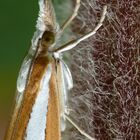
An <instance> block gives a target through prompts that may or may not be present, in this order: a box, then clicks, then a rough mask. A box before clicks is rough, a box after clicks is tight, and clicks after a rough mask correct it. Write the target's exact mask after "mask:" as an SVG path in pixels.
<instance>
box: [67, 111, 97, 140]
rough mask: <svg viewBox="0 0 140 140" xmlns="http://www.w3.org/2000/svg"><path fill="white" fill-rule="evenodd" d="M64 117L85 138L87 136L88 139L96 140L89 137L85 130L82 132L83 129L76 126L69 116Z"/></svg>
mask: <svg viewBox="0 0 140 140" xmlns="http://www.w3.org/2000/svg"><path fill="white" fill-rule="evenodd" d="M64 117H65V119H66V120H68V121H69V122H70V123H71V124H72V125H73V126H74V127H75V128H76V129H77V130H78V131H79V132H80V133H81V134H82V135H83V136H85V137H86V138H88V139H89V140H95V138H92V137H91V136H89V135H88V134H87V133H86V132H84V130H82V129H81V128H79V126H78V125H77V124H75V123H74V122H73V121H72V120H71V118H69V117H68V116H67V115H65V114H64Z"/></svg>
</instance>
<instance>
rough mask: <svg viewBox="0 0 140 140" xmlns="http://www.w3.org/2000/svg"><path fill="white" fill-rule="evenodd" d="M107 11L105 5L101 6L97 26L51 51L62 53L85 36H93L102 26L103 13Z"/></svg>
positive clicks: (84, 38)
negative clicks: (100, 14) (101, 9)
mask: <svg viewBox="0 0 140 140" xmlns="http://www.w3.org/2000/svg"><path fill="white" fill-rule="evenodd" d="M106 13H107V6H104V8H103V12H102V16H101V18H100V21H99V23H98V24H97V26H96V27H95V28H94V29H93V30H92V31H90V32H89V33H87V34H85V35H83V36H82V37H80V38H78V39H76V40H72V41H70V42H68V43H66V44H64V45H63V46H61V47H59V48H56V49H54V50H53V52H56V53H62V52H65V51H68V50H71V49H72V48H74V47H76V46H77V45H78V44H79V43H81V42H82V41H84V40H86V39H87V38H89V37H91V36H93V35H94V34H96V32H97V30H98V29H99V28H100V27H101V26H102V24H103V21H104V19H105V15H106Z"/></svg>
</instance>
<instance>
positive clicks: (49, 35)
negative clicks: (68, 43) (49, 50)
mask: <svg viewBox="0 0 140 140" xmlns="http://www.w3.org/2000/svg"><path fill="white" fill-rule="evenodd" d="M54 41H55V34H54V32H51V31H45V32H44V33H43V35H42V38H41V45H42V46H46V47H49V46H50V45H52V44H53V43H54Z"/></svg>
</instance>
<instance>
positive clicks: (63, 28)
mask: <svg viewBox="0 0 140 140" xmlns="http://www.w3.org/2000/svg"><path fill="white" fill-rule="evenodd" d="M80 1H81V0H76V5H75V8H74V11H73V13H72V15H71V16H70V17H69V18H68V19H67V20H66V21H65V22H64V24H63V25H62V27H61V28H60V32H63V31H64V30H65V28H66V27H67V26H68V25H69V24H70V23H71V22H72V21H73V19H74V18H75V17H76V16H77V13H78V10H79V7H80Z"/></svg>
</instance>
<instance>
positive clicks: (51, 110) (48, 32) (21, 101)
mask: <svg viewBox="0 0 140 140" xmlns="http://www.w3.org/2000/svg"><path fill="white" fill-rule="evenodd" d="M39 6H40V11H39V17H38V20H37V25H36V32H35V33H34V36H33V39H32V45H31V48H30V50H29V52H28V55H27V56H26V58H25V59H24V62H23V64H22V66H21V70H20V72H19V77H18V81H17V95H16V101H15V105H14V111H13V115H12V118H11V122H10V125H9V129H8V131H7V134H6V137H5V140H61V131H63V130H64V129H65V121H69V122H70V123H71V124H73V125H74V126H75V127H76V128H77V129H78V131H79V132H80V133H81V134H82V135H84V136H85V137H87V138H88V139H90V140H94V138H92V137H91V136H89V135H88V134H86V133H85V132H84V131H82V130H81V129H80V128H79V127H78V126H77V125H76V124H75V123H74V122H73V121H72V120H71V119H70V118H69V117H68V114H69V111H68V109H67V93H68V91H69V90H70V89H71V88H72V87H73V81H72V76H71V72H70V70H69V68H68V66H67V65H66V63H65V62H64V61H63V57H62V55H63V53H64V52H66V51H68V50H71V49H72V48H74V47H76V46H77V45H78V44H79V43H80V42H82V41H84V40H85V39H87V38H89V37H91V36H92V35H94V34H95V33H96V31H97V30H98V29H99V28H100V27H101V26H102V23H103V21H104V19H105V15H106V11H107V6H104V8H103V13H102V16H101V19H100V21H99V23H98V24H97V26H96V27H95V28H94V29H93V30H91V32H89V33H87V34H86V35H83V36H82V37H80V38H78V39H75V40H72V41H70V42H68V43H66V44H64V45H62V46H60V47H59V46H58V45H57V42H58V40H59V38H60V37H61V35H62V34H63V31H64V30H65V28H66V27H67V26H68V25H69V24H70V23H71V22H72V21H73V19H74V18H75V17H76V16H77V13H78V10H79V7H80V0H76V5H75V8H74V11H73V13H72V15H71V16H70V17H69V18H68V19H67V20H66V22H65V23H64V24H63V25H62V26H59V25H58V23H57V21H56V17H55V12H54V9H53V5H52V1H51V0H39Z"/></svg>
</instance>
